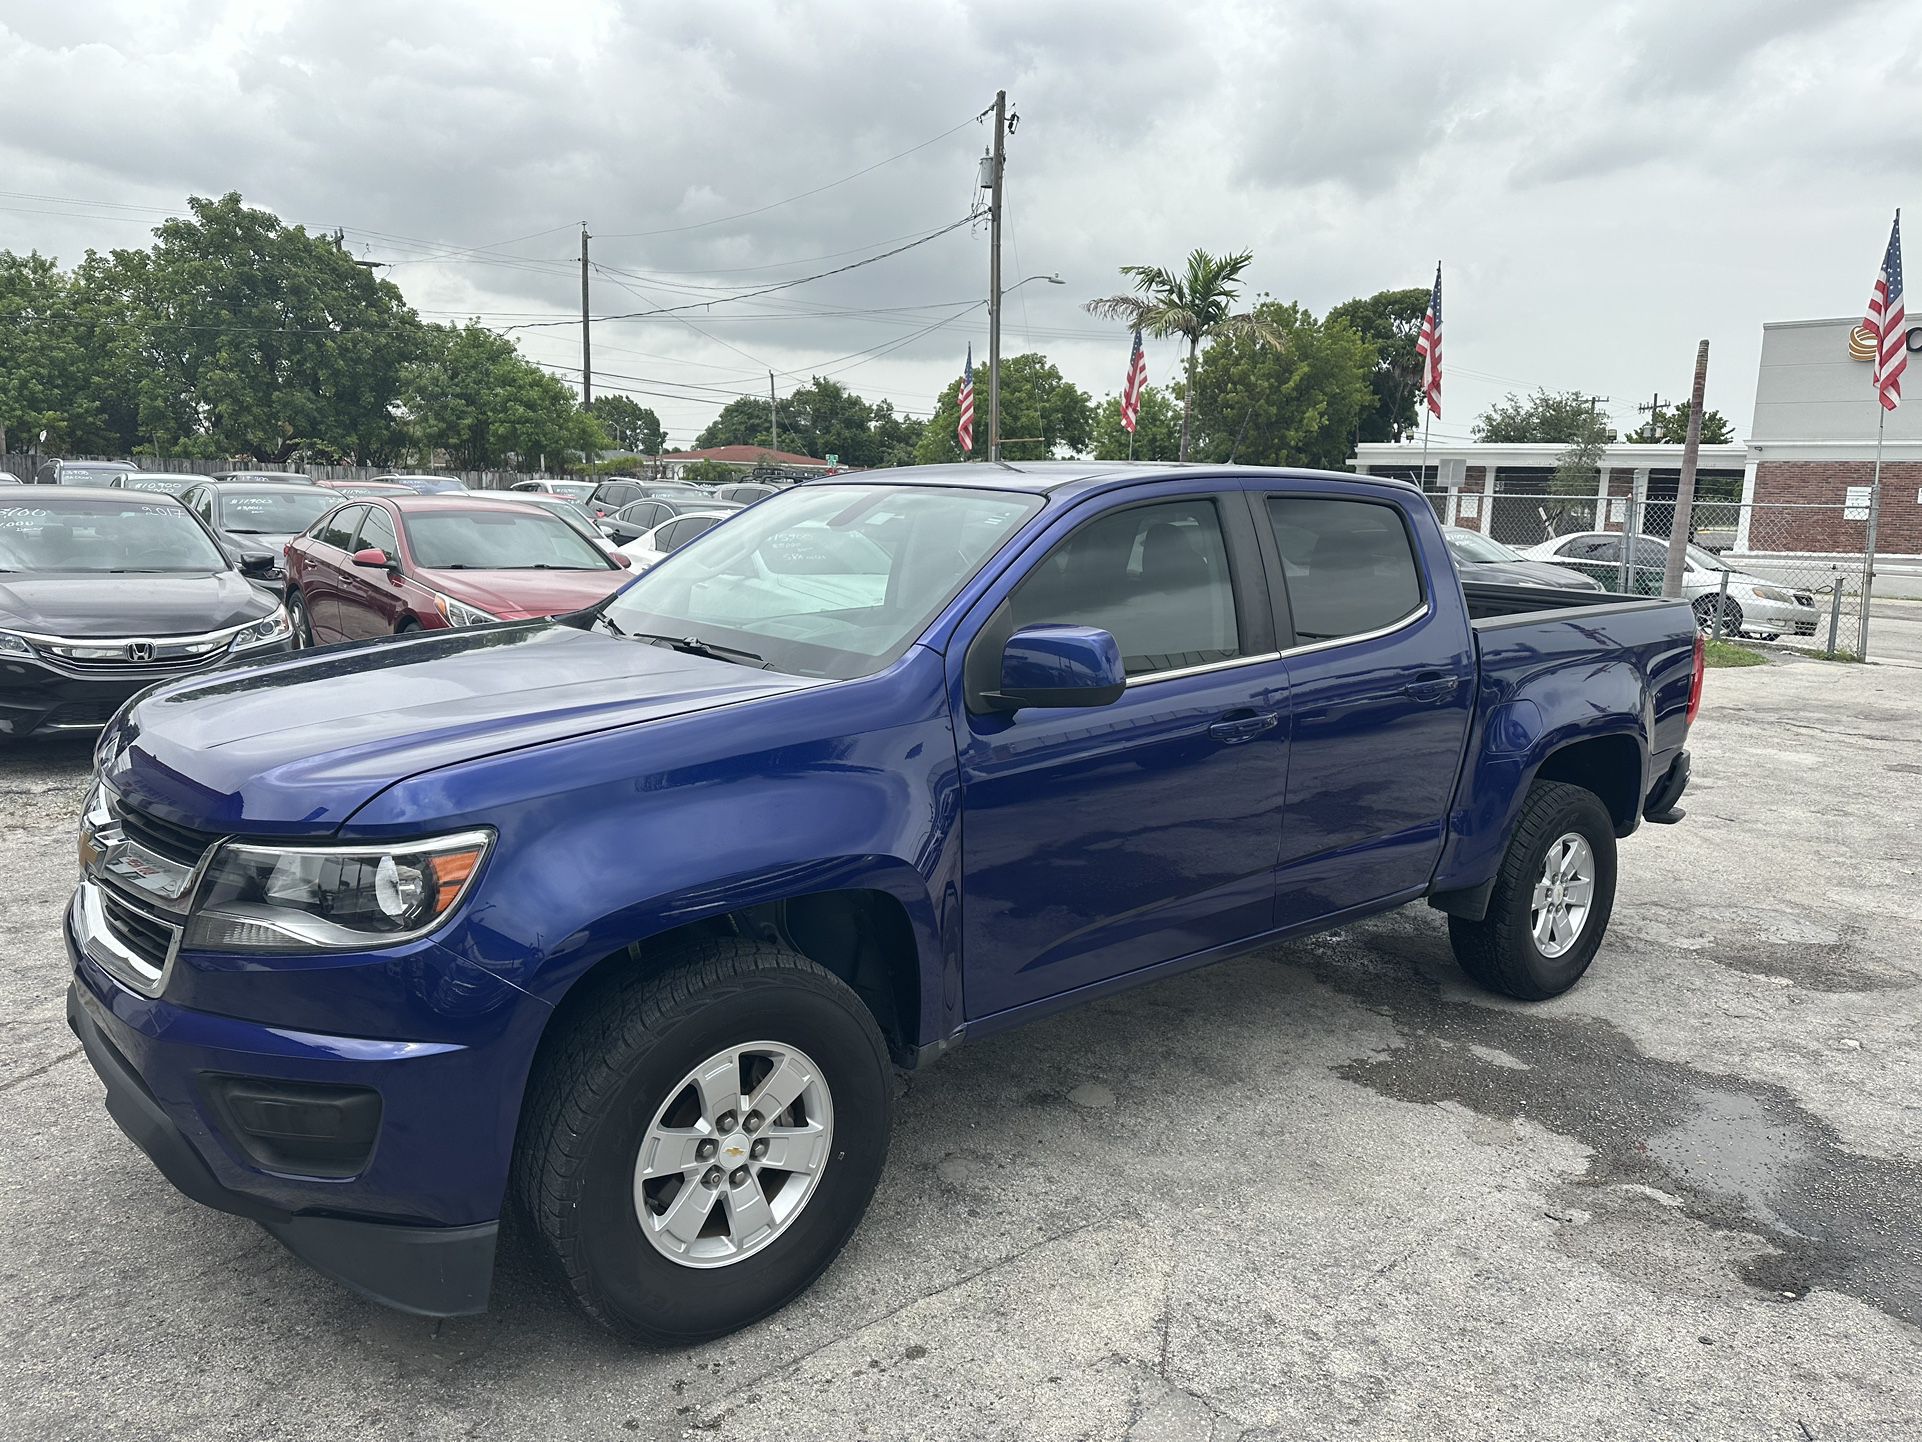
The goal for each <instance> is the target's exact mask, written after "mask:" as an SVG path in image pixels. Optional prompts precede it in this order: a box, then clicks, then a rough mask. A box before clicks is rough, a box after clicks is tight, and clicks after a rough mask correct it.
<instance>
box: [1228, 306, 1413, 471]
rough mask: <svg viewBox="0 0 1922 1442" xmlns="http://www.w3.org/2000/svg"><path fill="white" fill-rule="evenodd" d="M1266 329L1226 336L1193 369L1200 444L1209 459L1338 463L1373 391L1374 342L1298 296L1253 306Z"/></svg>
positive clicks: (1326, 466) (1344, 458)
mask: <svg viewBox="0 0 1922 1442" xmlns="http://www.w3.org/2000/svg"><path fill="white" fill-rule="evenodd" d="M1255 316H1256V319H1257V320H1258V321H1259V322H1260V323H1261V327H1262V329H1263V331H1264V332H1266V333H1267V334H1269V335H1272V336H1275V337H1277V338H1278V339H1279V344H1275V343H1271V342H1269V341H1266V340H1263V339H1259V338H1258V337H1257V335H1256V334H1254V333H1243V334H1238V335H1230V336H1223V337H1222V338H1221V339H1219V340H1217V341H1216V342H1215V343H1214V344H1213V345H1212V346H1210V347H1209V348H1208V353H1207V355H1205V356H1204V357H1202V361H1201V367H1200V370H1199V373H1198V374H1197V376H1196V381H1195V390H1196V393H1197V398H1196V401H1195V427H1196V431H1197V433H1198V439H1197V442H1196V447H1197V449H1198V451H1199V452H1200V454H1201V456H1202V458H1203V459H1206V460H1209V461H1226V460H1229V459H1233V460H1236V461H1241V462H1247V463H1252V464H1256V465H1294V466H1316V467H1319V468H1321V469H1323V470H1335V469H1338V468H1340V467H1342V466H1344V465H1345V464H1346V463H1347V460H1348V457H1349V455H1350V454H1351V452H1350V446H1351V444H1352V442H1353V439H1354V434H1355V425H1356V422H1357V421H1358V420H1359V419H1360V417H1361V415H1362V413H1363V412H1364V411H1365V410H1366V409H1367V408H1368V406H1369V405H1370V404H1372V403H1373V400H1374V391H1373V389H1372V388H1371V386H1370V383H1369V382H1370V377H1371V376H1372V374H1373V371H1374V366H1375V349H1374V347H1373V346H1371V345H1370V344H1369V343H1368V342H1367V341H1366V340H1364V339H1363V338H1362V337H1361V336H1360V335H1359V334H1358V333H1357V332H1356V330H1355V328H1354V327H1353V326H1351V325H1349V324H1348V322H1347V321H1345V320H1328V321H1317V320H1316V319H1315V317H1314V315H1313V314H1312V313H1311V312H1309V311H1308V310H1306V309H1304V308H1303V307H1301V306H1299V305H1294V304H1292V303H1283V302H1279V301H1267V302H1264V303H1263V304H1262V305H1260V306H1258V307H1256V310H1255Z"/></svg>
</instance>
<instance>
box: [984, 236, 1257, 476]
mask: <svg viewBox="0 0 1922 1442" xmlns="http://www.w3.org/2000/svg"><path fill="white" fill-rule="evenodd" d="M1254 258H1255V257H1254V252H1253V251H1248V250H1244V251H1241V252H1239V253H1238V254H1235V255H1210V254H1208V252H1207V251H1205V250H1196V251H1194V252H1193V253H1192V254H1190V255H1189V257H1188V268H1187V269H1186V270H1185V271H1181V272H1175V271H1169V270H1163V269H1162V268H1161V267H1160V266H1158V265H1124V266H1122V267H1121V273H1122V274H1123V275H1125V276H1127V277H1128V278H1129V279H1130V280H1132V281H1133V282H1134V287H1135V294H1133V295H1110V296H1103V297H1102V298H1100V299H1099V300H1091V301H1089V302H1088V303H1087V305H1086V306H1085V307H1084V308H1085V309H1086V310H1087V311H1088V313H1089V314H1090V315H1098V316H1101V317H1103V318H1104V319H1107V320H1120V321H1125V322H1126V323H1127V324H1128V325H1130V326H1133V327H1138V328H1139V329H1141V330H1145V331H1147V332H1148V334H1150V335H1154V336H1173V335H1178V336H1180V337H1182V338H1183V339H1184V340H1186V341H1187V342H1188V355H1187V358H1186V361H1185V375H1186V383H1185V385H1184V387H1183V390H1182V404H1181V459H1182V460H1184V461H1185V460H1187V459H1188V452H1189V443H1190V436H1191V434H1192V430H1193V421H1194V410H1195V367H1196V365H1197V363H1198V361H1199V357H1200V353H1201V344H1202V342H1203V341H1208V340H1212V339H1214V338H1215V337H1216V336H1234V335H1240V336H1246V337H1248V338H1249V339H1252V340H1254V341H1256V342H1258V343H1260V344H1263V345H1279V344H1281V340H1280V337H1278V336H1276V335H1274V334H1273V333H1272V332H1270V331H1268V330H1267V329H1266V328H1265V327H1264V326H1263V324H1262V322H1261V320H1260V319H1259V317H1257V316H1256V315H1254V314H1252V313H1246V312H1244V313H1241V314H1236V313H1235V312H1234V311H1233V310H1232V309H1231V307H1232V306H1233V305H1234V303H1235V301H1236V299H1237V298H1238V297H1239V296H1240V294H1241V273H1242V272H1243V271H1245V270H1246V269H1247V268H1248V267H1249V266H1250V265H1251V264H1253V263H1254ZM1004 429H1005V428H1004Z"/></svg>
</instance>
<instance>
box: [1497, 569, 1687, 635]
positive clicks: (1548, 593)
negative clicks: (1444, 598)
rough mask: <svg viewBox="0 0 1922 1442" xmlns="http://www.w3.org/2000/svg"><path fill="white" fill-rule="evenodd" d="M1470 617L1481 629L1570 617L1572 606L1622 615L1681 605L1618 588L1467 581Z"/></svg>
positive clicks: (1594, 613) (1573, 608)
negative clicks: (1582, 588) (1581, 588)
mask: <svg viewBox="0 0 1922 1442" xmlns="http://www.w3.org/2000/svg"><path fill="white" fill-rule="evenodd" d="M1462 594H1463V595H1464V596H1466V597H1467V599H1468V618H1469V622H1470V624H1471V625H1473V626H1474V628H1475V629H1476V630H1478V631H1486V630H1492V629H1495V628H1498V627H1508V626H1521V625H1527V624H1529V623H1530V622H1533V621H1559V620H1566V619H1568V616H1567V613H1568V612H1569V611H1571V610H1581V611H1586V612H1589V613H1590V614H1592V615H1598V616H1600V615H1608V616H1615V615H1623V614H1627V613H1632V612H1636V611H1651V610H1658V609H1660V608H1661V607H1663V606H1679V605H1682V604H1684V603H1683V602H1681V601H1675V600H1670V599H1668V598H1666V597H1662V596H1626V595H1622V594H1620V593H1618V592H1615V591H1563V590H1557V589H1555V588H1554V587H1552V586H1504V585H1499V584H1497V583H1495V582H1491V581H1464V582H1462Z"/></svg>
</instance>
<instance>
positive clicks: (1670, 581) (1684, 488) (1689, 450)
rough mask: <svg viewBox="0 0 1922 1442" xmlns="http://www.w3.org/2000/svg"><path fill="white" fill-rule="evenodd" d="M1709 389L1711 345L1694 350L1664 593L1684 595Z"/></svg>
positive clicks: (1664, 577) (1663, 586)
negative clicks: (1690, 520)
mask: <svg viewBox="0 0 1922 1442" xmlns="http://www.w3.org/2000/svg"><path fill="white" fill-rule="evenodd" d="M1707 388H1708V342H1707V341H1703V342H1702V343H1701V344H1700V345H1698V346H1697V347H1696V348H1695V385H1694V387H1693V388H1692V389H1691V390H1690V391H1689V393H1688V439H1687V440H1686V441H1685V442H1683V444H1682V479H1681V482H1680V484H1678V485H1677V486H1676V487H1675V519H1674V520H1673V521H1671V522H1669V527H1668V568H1667V570H1665V571H1664V572H1663V573H1662V594H1663V595H1664V596H1679V595H1681V594H1682V570H1683V564H1682V563H1683V561H1684V559H1685V558H1686V552H1687V550H1688V518H1689V513H1690V511H1692V510H1693V509H1694V507H1695V458H1696V455H1697V453H1698V452H1699V451H1700V450H1701V448H1702V392H1703V391H1704V390H1706V389H1707Z"/></svg>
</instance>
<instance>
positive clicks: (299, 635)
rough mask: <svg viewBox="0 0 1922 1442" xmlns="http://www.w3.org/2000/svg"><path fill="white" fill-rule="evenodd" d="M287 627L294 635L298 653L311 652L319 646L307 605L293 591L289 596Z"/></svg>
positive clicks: (297, 593)
mask: <svg viewBox="0 0 1922 1442" xmlns="http://www.w3.org/2000/svg"><path fill="white" fill-rule="evenodd" d="M287 625H288V628H289V629H290V630H292V632H293V633H294V649H295V650H296V651H305V650H309V649H311V648H312V647H313V646H315V645H317V644H318V643H317V642H316V641H315V640H314V622H313V618H312V617H310V616H309V615H308V614H307V603H306V601H304V600H302V599H301V595H300V592H298V591H291V592H289V593H288V596H287Z"/></svg>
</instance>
